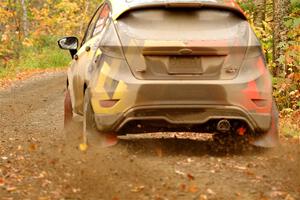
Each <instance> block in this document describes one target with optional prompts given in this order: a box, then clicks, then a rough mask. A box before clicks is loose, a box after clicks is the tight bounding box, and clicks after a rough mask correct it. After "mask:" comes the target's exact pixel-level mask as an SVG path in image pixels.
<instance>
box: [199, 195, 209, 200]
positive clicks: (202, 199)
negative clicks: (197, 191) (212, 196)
mask: <svg viewBox="0 0 300 200" xmlns="http://www.w3.org/2000/svg"><path fill="white" fill-rule="evenodd" d="M199 200H207V196H206V195H205V194H201V195H200V197H199Z"/></svg>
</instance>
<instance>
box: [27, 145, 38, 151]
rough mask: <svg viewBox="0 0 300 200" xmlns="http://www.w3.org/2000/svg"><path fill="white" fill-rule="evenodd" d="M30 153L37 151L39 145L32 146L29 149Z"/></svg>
mask: <svg viewBox="0 0 300 200" xmlns="http://www.w3.org/2000/svg"><path fill="white" fill-rule="evenodd" d="M28 149H29V151H35V150H36V149H37V144H34V143H32V144H30V145H29V147H28Z"/></svg>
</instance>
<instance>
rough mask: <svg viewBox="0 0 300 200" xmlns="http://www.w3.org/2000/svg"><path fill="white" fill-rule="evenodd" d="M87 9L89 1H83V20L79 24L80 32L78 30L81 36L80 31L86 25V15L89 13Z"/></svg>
mask: <svg viewBox="0 0 300 200" xmlns="http://www.w3.org/2000/svg"><path fill="white" fill-rule="evenodd" d="M89 7H90V2H89V0H85V1H84V20H82V21H81V24H80V30H79V34H80V35H82V31H83V29H84V28H85V27H84V24H86V15H87V13H88V11H89Z"/></svg>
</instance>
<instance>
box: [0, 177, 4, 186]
mask: <svg viewBox="0 0 300 200" xmlns="http://www.w3.org/2000/svg"><path fill="white" fill-rule="evenodd" d="M4 184H5V181H4V179H2V178H0V187H2V186H4Z"/></svg>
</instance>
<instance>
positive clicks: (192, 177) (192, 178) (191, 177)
mask: <svg viewBox="0 0 300 200" xmlns="http://www.w3.org/2000/svg"><path fill="white" fill-rule="evenodd" d="M186 176H187V177H188V179H189V180H190V181H192V180H194V179H195V177H194V176H193V175H191V174H187V175H186Z"/></svg>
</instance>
